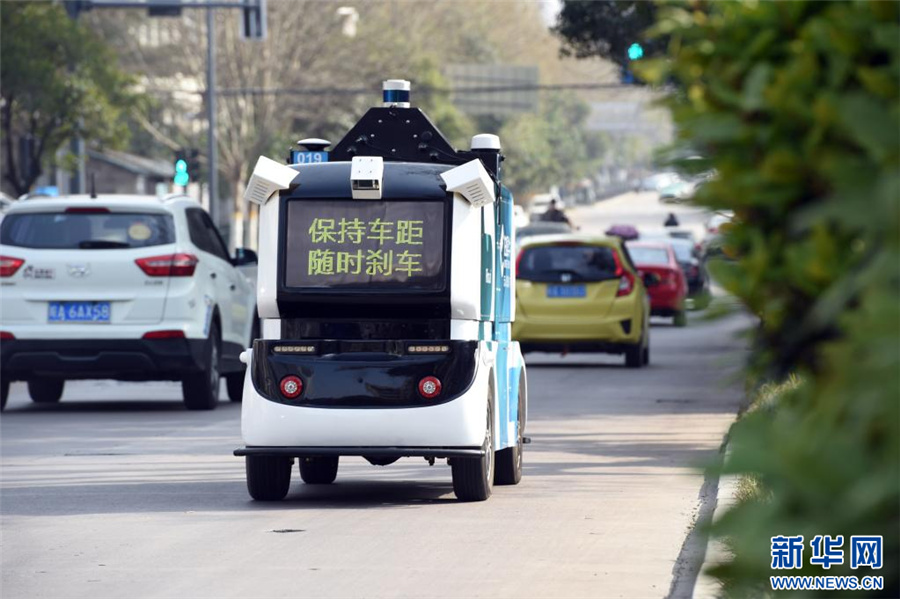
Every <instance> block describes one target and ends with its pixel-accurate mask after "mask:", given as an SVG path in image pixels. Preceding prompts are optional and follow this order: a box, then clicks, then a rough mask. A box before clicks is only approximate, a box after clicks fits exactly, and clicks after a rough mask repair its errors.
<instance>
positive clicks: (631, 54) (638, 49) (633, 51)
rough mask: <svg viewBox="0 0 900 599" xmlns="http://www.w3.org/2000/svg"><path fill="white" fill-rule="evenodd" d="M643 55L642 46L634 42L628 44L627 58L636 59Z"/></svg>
mask: <svg viewBox="0 0 900 599" xmlns="http://www.w3.org/2000/svg"><path fill="white" fill-rule="evenodd" d="M643 56H644V48H643V46H641V45H640V44H639V43H637V42H635V43H633V44H631V45H630V46H628V60H638V59H639V58H642V57H643Z"/></svg>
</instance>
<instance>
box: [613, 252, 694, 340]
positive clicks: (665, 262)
mask: <svg viewBox="0 0 900 599" xmlns="http://www.w3.org/2000/svg"><path fill="white" fill-rule="evenodd" d="M627 246H628V253H629V254H630V255H631V259H632V260H633V261H634V264H635V265H636V266H637V269H638V272H639V273H640V274H641V277H642V278H645V281H646V283H647V291H648V292H649V294H650V314H651V315H653V316H671V317H672V319H673V322H674V324H675V326H678V327H683V326H685V325H686V324H687V316H686V314H685V299H687V291H688V287H687V281H686V280H685V277H684V273H683V272H682V271H681V267H680V266H679V265H678V260H677V259H676V257H675V250H674V249H672V244H671V243H667V242H661V241H629V242H628V243H627Z"/></svg>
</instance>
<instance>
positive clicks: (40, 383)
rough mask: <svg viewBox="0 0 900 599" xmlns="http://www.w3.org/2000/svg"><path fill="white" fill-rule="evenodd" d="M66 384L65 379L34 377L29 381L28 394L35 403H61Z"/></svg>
mask: <svg viewBox="0 0 900 599" xmlns="http://www.w3.org/2000/svg"><path fill="white" fill-rule="evenodd" d="M65 386H66V381H65V380H63V379H32V380H30V381H28V395H30V396H31V401H33V402H34V403H59V400H60V398H62V394H63V389H64V388H65Z"/></svg>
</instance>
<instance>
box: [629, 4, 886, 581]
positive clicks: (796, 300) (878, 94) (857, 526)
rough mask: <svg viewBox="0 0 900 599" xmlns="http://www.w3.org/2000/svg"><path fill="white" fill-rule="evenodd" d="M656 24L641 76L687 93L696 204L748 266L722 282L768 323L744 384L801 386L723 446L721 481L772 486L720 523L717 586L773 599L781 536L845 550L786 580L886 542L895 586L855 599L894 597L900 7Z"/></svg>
mask: <svg viewBox="0 0 900 599" xmlns="http://www.w3.org/2000/svg"><path fill="white" fill-rule="evenodd" d="M698 6H699V7H701V8H702V10H698ZM659 16H660V20H659V23H657V25H656V26H655V27H654V31H656V32H658V33H659V34H661V35H667V36H669V37H670V39H671V40H672V43H671V44H670V45H669V49H668V52H667V55H666V56H665V57H662V58H659V59H657V60H652V61H649V62H648V63H645V64H644V65H642V69H643V73H642V74H643V76H644V77H646V78H647V79H648V80H651V81H657V82H661V81H668V80H674V81H675V82H677V85H678V88H677V91H676V93H673V94H672V95H671V97H670V98H669V100H668V105H669V106H670V108H671V110H672V114H673V118H674V120H675V123H676V125H677V127H678V140H679V141H678V142H677V147H678V150H680V153H681V154H682V156H686V155H689V154H699V155H700V156H701V157H702V160H700V161H698V162H700V163H701V164H703V163H705V165H706V166H707V167H708V168H712V169H713V170H714V172H715V173H716V175H715V176H714V177H713V178H712V179H711V180H710V181H708V182H707V183H706V184H704V185H703V186H701V188H700V191H698V193H697V195H696V197H695V202H696V203H699V204H700V205H703V206H705V207H707V208H710V209H717V210H723V209H730V210H733V212H734V216H735V218H734V220H733V222H732V223H731V225H730V226H729V227H728V228H727V231H726V232H725V233H724V243H725V246H726V248H728V251H729V255H731V256H733V257H734V258H735V260H733V261H731V262H729V263H718V265H717V266H715V267H714V268H715V273H714V274H716V275H717V277H716V278H717V279H718V282H719V283H720V284H721V285H722V286H723V287H724V288H725V289H726V290H728V291H730V292H731V293H732V294H733V295H734V296H736V297H737V298H739V299H740V300H741V301H742V302H743V303H744V304H745V305H746V306H747V308H748V309H749V310H750V311H751V312H753V313H754V314H756V315H758V316H759V320H760V322H759V326H758V327H757V328H756V334H755V339H754V341H755V343H754V346H753V352H752V353H751V359H752V362H751V364H752V366H753V367H754V368H753V369H752V371H751V373H752V376H751V380H750V382H751V383H754V382H757V381H758V380H759V379H762V380H764V381H768V380H772V379H774V381H775V382H780V381H781V380H783V379H785V378H786V379H787V381H788V384H786V385H784V386H783V388H782V389H783V390H782V391H781V392H780V393H779V394H778V396H777V397H775V398H773V399H770V400H769V401H768V402H766V403H763V404H762V405H760V406H758V407H757V409H754V410H751V411H749V412H748V413H747V414H746V415H745V416H743V417H742V418H741V419H740V420H739V421H738V422H737V423H736V424H735V425H734V426H733V427H732V429H731V431H730V433H729V439H730V440H729V452H728V454H727V457H726V458H725V463H724V468H725V472H727V473H730V474H739V475H741V476H742V477H746V478H749V479H750V480H751V481H753V482H754V483H755V484H756V486H757V487H758V489H759V491H758V492H756V493H742V497H740V498H739V500H738V501H737V502H736V504H735V506H734V507H732V508H731V509H729V510H728V511H727V512H726V513H725V514H724V515H723V516H722V518H720V519H717V522H716V523H715V524H714V528H713V532H714V533H715V534H718V535H719V536H722V537H724V538H726V539H727V542H728V544H729V546H730V549H731V550H732V554H733V556H732V558H731V559H730V560H729V561H728V562H726V563H724V564H722V565H721V566H719V567H718V568H717V569H716V570H715V571H714V573H715V574H716V575H717V576H718V577H719V578H720V579H721V580H722V581H723V582H724V583H725V592H726V593H727V596H731V597H760V596H766V595H769V594H770V593H769V591H768V589H770V588H771V587H770V584H769V576H771V575H772V574H773V573H774V572H773V570H772V568H771V566H772V560H771V549H772V541H771V539H772V537H774V536H777V535H805V538H806V539H807V542H809V541H810V540H812V539H813V538H814V537H815V536H816V535H824V534H828V535H832V536H835V537H836V536H839V535H840V536H843V537H844V538H845V539H846V541H845V543H846V544H845V545H844V548H843V551H845V552H846V555H847V559H846V561H844V562H843V563H842V564H838V565H837V567H832V568H830V569H828V570H823V569H822V568H821V567H819V566H818V565H815V564H814V563H813V562H811V561H810V560H809V559H806V560H805V561H803V562H802V563H801V564H798V566H799V567H800V569H798V570H791V573H792V574H797V575H810V576H813V575H815V576H821V575H822V574H825V573H827V574H829V575H836V576H848V575H857V574H860V573H861V572H863V571H862V570H856V569H855V565H854V564H853V563H852V561H851V557H850V555H851V551H852V546H851V543H852V541H851V540H852V537H853V536H854V535H864V534H873V535H883V542H884V544H883V547H882V550H883V568H882V567H880V568H879V569H877V570H874V571H872V573H873V574H876V573H877V575H878V576H883V582H884V587H883V589H881V590H877V591H864V590H860V591H857V593H858V595H857V596H869V597H872V596H877V597H898V596H900V535H898V534H897V531H898V530H900V463H898V462H900V398H898V390H900V345H898V342H897V341H898V339H897V332H898V331H900V269H898V265H900V227H898V223H900V168H898V165H900V136H898V131H900V68H898V66H900V5H898V4H897V3H894V2H865V1H850V2H783V3H782V2H756V3H744V2H709V3H706V4H705V5H703V4H699V3H698V4H694V3H681V4H672V5H667V6H666V7H665V9H661V10H660V15H659ZM714 264H715V263H714ZM794 377H796V378H794ZM754 379H755V380H754ZM826 531H827V532H826ZM860 531H872V532H870V533H863V532H860ZM808 546H809V545H808ZM866 573H868V571H866ZM792 596H803V597H806V596H816V597H821V596H823V595H822V592H821V591H820V592H816V593H804V592H802V591H800V590H799V589H798V592H797V593H792Z"/></svg>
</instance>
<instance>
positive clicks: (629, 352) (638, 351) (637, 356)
mask: <svg viewBox="0 0 900 599" xmlns="http://www.w3.org/2000/svg"><path fill="white" fill-rule="evenodd" d="M643 365H644V344H643V343H635V344H634V345H629V346H628V348H627V349H626V350H625V366H626V367H628V368H640V367H641V366H643Z"/></svg>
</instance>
